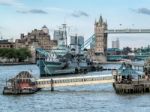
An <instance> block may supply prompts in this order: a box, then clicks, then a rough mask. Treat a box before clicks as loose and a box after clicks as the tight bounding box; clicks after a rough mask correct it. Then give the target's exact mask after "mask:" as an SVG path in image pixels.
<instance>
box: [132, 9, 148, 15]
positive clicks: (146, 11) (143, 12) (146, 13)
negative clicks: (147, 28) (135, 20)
mask: <svg viewBox="0 0 150 112" xmlns="http://www.w3.org/2000/svg"><path fill="white" fill-rule="evenodd" d="M132 11H134V12H136V13H139V14H145V15H150V9H148V8H139V9H137V10H135V9H132Z"/></svg>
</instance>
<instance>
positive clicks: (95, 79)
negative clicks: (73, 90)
mask: <svg viewBox="0 0 150 112" xmlns="http://www.w3.org/2000/svg"><path fill="white" fill-rule="evenodd" d="M113 82H114V79H113V76H112V75H109V76H108V75H95V76H76V77H75V76H74V77H72V76H71V77H64V78H62V77H61V78H59V77H57V78H42V79H38V80H36V85H37V87H38V88H51V90H53V89H54V87H63V86H80V85H93V84H104V83H113Z"/></svg>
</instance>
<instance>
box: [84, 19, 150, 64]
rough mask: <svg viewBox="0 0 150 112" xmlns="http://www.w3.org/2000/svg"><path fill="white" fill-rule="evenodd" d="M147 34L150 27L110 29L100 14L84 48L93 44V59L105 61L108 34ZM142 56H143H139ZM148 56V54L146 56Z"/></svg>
mask: <svg viewBox="0 0 150 112" xmlns="http://www.w3.org/2000/svg"><path fill="white" fill-rule="evenodd" d="M135 33H136V34H147V33H150V29H130V28H127V29H108V28H107V22H104V21H103V18H102V16H100V18H99V20H98V21H95V28H94V34H93V35H92V36H91V37H90V38H88V39H87V40H86V41H85V43H84V45H82V46H81V48H82V49H84V48H85V47H88V46H89V45H90V46H92V49H91V51H90V55H91V57H92V59H93V60H95V61H98V62H105V61H106V60H107V37H108V34H135ZM138 57H141V56H138ZM144 57H147V56H144Z"/></svg>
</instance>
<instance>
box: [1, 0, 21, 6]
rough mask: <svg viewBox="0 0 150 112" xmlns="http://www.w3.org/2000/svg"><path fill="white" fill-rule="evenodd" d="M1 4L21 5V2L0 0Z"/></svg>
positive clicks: (17, 0)
mask: <svg viewBox="0 0 150 112" xmlns="http://www.w3.org/2000/svg"><path fill="white" fill-rule="evenodd" d="M0 5H2V6H13V7H21V6H22V5H23V4H22V3H21V2H19V0H0Z"/></svg>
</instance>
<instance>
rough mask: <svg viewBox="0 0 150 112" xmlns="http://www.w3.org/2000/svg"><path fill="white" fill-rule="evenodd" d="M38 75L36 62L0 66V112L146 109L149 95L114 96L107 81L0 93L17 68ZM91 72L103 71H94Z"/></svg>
mask: <svg viewBox="0 0 150 112" xmlns="http://www.w3.org/2000/svg"><path fill="white" fill-rule="evenodd" d="M23 70H27V71H30V72H31V73H32V74H33V75H34V76H35V77H39V76H38V74H39V70H38V68H37V66H36V65H20V66H0V112H149V110H150V94H148V93H147V94H134V95H118V94H116V93H115V91H114V89H113V87H112V85H111V84H99V85H89V86H78V87H59V88H55V91H54V92H51V91H50V89H45V90H42V91H40V92H38V93H36V94H31V95H17V96H16V95H3V94H2V90H3V87H4V86H5V81H6V79H8V78H12V77H13V76H15V75H16V74H17V73H19V72H20V71H23ZM94 74H99V75H101V74H103V73H102V72H96V73H94Z"/></svg>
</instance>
